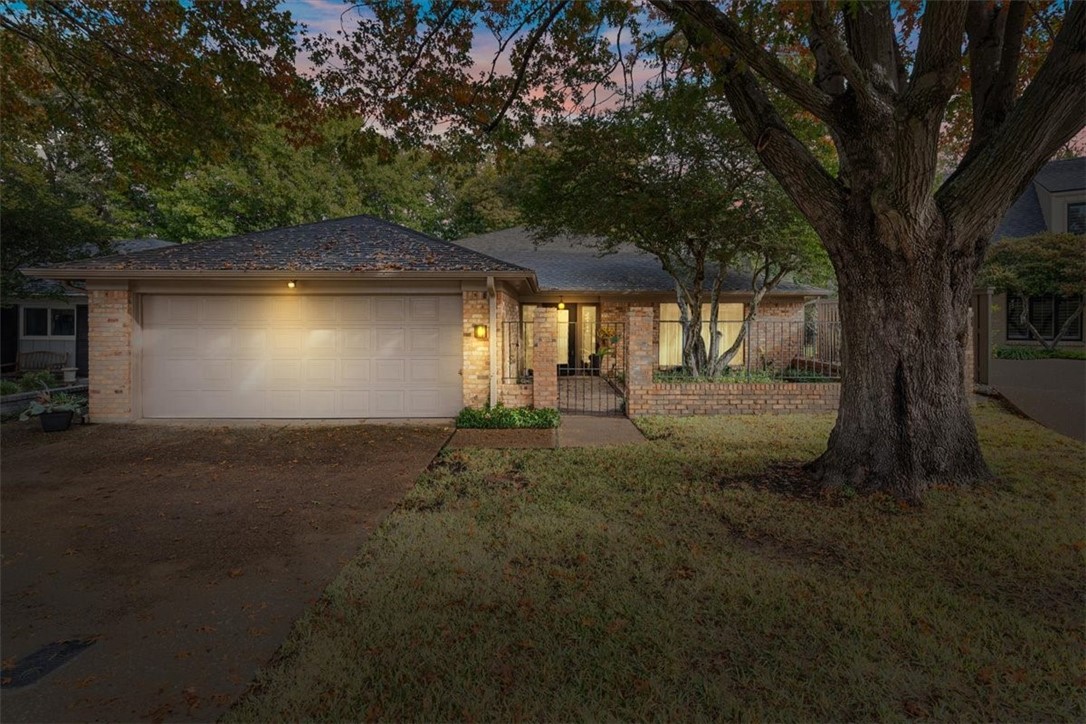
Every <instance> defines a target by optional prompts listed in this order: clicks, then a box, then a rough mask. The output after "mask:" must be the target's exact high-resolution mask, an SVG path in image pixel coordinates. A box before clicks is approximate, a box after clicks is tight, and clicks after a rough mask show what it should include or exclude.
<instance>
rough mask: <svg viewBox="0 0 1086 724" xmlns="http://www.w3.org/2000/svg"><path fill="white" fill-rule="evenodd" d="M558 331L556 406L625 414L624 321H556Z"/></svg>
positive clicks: (573, 410) (574, 411)
mask: <svg viewBox="0 0 1086 724" xmlns="http://www.w3.org/2000/svg"><path fill="white" fill-rule="evenodd" d="M558 331H559V337H560V338H562V337H564V340H565V342H564V344H563V343H561V342H560V344H559V350H560V354H559V361H558V409H559V410H561V411H562V412H567V413H571V414H577V415H625V414H626V359H627V357H628V355H627V347H626V329H625V325H623V324H622V323H608V324H600V323H596V322H580V323H578V322H577V321H575V320H571V321H569V322H568V323H566V322H560V323H559V327H558ZM562 350H564V352H565V354H564V355H563V354H562V353H561V351H562Z"/></svg>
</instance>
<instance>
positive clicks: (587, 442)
mask: <svg viewBox="0 0 1086 724" xmlns="http://www.w3.org/2000/svg"><path fill="white" fill-rule="evenodd" d="M643 442H648V441H647V440H646V439H645V436H644V435H642V434H641V431H640V430H638V429H637V426H636V425H634V424H633V423H632V422H630V420H629V419H628V418H625V417H600V416H597V415H570V414H564V415H562V422H561V424H560V425H559V426H558V447H603V446H605V445H636V444H639V443H643Z"/></svg>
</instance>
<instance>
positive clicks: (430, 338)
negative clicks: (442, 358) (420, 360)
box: [407, 327, 441, 355]
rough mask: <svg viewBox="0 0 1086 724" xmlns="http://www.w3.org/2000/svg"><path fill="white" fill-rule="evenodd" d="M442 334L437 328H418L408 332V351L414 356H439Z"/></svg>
mask: <svg viewBox="0 0 1086 724" xmlns="http://www.w3.org/2000/svg"><path fill="white" fill-rule="evenodd" d="M440 341H441V334H440V330H439V329H438V328H437V327H416V328H413V329H409V330H407V351H408V352H410V353H411V354H413V355H434V354H439V353H440V349H441V344H440Z"/></svg>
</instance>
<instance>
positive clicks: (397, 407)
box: [371, 390, 406, 417]
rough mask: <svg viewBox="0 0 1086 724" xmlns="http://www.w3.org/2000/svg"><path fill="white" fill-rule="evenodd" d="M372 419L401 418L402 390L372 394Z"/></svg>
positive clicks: (381, 391) (402, 411)
mask: <svg viewBox="0 0 1086 724" xmlns="http://www.w3.org/2000/svg"><path fill="white" fill-rule="evenodd" d="M371 396H372V399H373V411H372V413H371V414H372V415H373V416H374V417H403V416H404V415H405V414H406V413H405V412H404V406H403V398H404V391H403V390H377V391H375V392H373V393H372V395H371Z"/></svg>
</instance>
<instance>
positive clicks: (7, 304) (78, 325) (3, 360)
mask: <svg viewBox="0 0 1086 724" xmlns="http://www.w3.org/2000/svg"><path fill="white" fill-rule="evenodd" d="M174 245H175V244H174V242H172V241H164V240H162V239H151V238H146V239H124V240H121V241H116V242H113V243H112V244H111V251H112V252H114V253H116V254H130V253H132V252H135V251H143V250H145V249H157V248H161V247H163V246H174ZM96 251H97V248H96V247H92V248H88V249H87V250H85V252H84V253H85V254H88V255H89V254H93V253H95V252H96ZM87 320H88V317H87V292H86V289H84V288H83V285H82V283H81V282H78V281H75V282H72V283H60V282H55V281H51V280H48V279H31V280H29V282H28V283H27V284H26V286H25V289H24V292H23V294H22V296H20V297H19V298H16V299H10V300H4V302H3V304H2V305H0V369H3V370H5V371H8V370H16V369H18V366H19V355H20V354H24V355H25V353H27V352H50V353H53V354H52V355H51V356H52V357H55V358H56V359H58V360H61V359H62V360H63V362H60V363H59V364H60V365H61V366H63V367H74V368H76V370H77V372H76V374H77V375H78V376H79V377H86V376H87V373H88V359H89V358H88V349H89V348H88V344H87ZM24 358H25V357H24Z"/></svg>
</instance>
